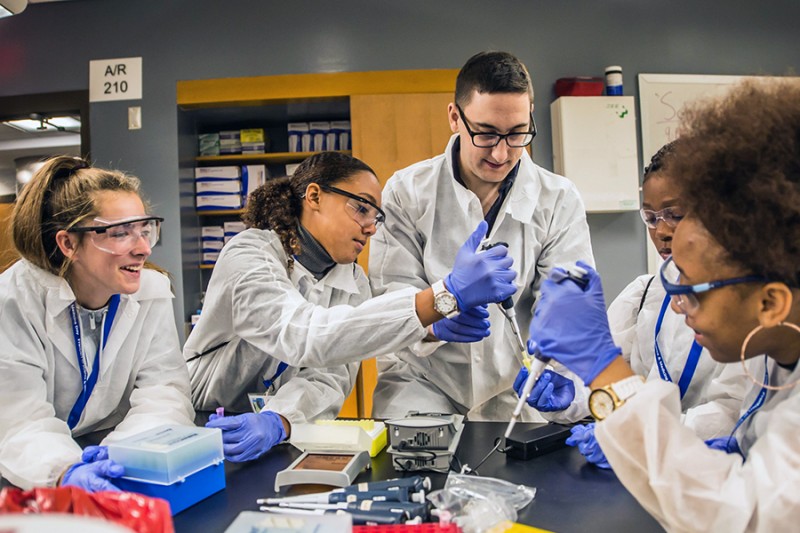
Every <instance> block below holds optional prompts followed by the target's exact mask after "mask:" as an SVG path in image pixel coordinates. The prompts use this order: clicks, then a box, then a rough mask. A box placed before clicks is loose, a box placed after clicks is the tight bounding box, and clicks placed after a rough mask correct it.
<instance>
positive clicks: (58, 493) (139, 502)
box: [0, 486, 175, 533]
mask: <svg viewBox="0 0 800 533" xmlns="http://www.w3.org/2000/svg"><path fill="white" fill-rule="evenodd" d="M4 513H67V514H74V515H83V516H96V517H100V518H104V519H106V520H108V521H110V522H114V523H116V524H119V525H122V526H125V527H127V528H129V529H131V530H133V531H136V532H137V533H174V532H175V527H174V526H173V524H172V515H171V514H170V508H169V503H167V501H166V500H162V499H160V498H151V497H149V496H143V495H141V494H135V493H132V492H95V493H89V492H86V491H85V490H83V489H80V488H78V487H72V486H66V487H58V488H35V489H31V490H26V491H23V490H20V489H15V488H4V489H3V490H1V491H0V514H4Z"/></svg>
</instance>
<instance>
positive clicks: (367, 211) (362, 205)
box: [319, 185, 386, 229]
mask: <svg viewBox="0 0 800 533" xmlns="http://www.w3.org/2000/svg"><path fill="white" fill-rule="evenodd" d="M319 187H320V189H322V190H323V191H327V192H332V193H334V194H338V195H340V196H345V197H347V202H345V209H346V210H347V212H348V213H349V214H350V216H351V217H352V219H353V220H355V221H356V222H357V223H358V225H359V226H361V227H362V228H364V229H366V228H368V227H370V226H372V225H373V224H374V225H375V228H376V229H377V228H378V227H379V226H380V225H381V224H383V222H384V221H385V220H386V213H384V212H383V210H382V209H381V208H380V207H378V206H377V205H375V204H374V203H372V202H370V201H369V200H367V199H366V198H364V197H362V196H358V195H357V194H353V193H351V192H347V191H345V190H342V189H338V188H336V187H331V186H330V185H320V186H319Z"/></svg>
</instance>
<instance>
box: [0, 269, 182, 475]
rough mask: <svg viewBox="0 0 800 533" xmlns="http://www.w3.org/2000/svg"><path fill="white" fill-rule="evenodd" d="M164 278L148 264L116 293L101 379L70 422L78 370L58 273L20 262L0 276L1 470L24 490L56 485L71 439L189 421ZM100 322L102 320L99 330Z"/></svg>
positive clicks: (73, 446) (67, 293) (71, 456)
mask: <svg viewBox="0 0 800 533" xmlns="http://www.w3.org/2000/svg"><path fill="white" fill-rule="evenodd" d="M171 300H172V293H171V291H170V286H169V280H168V279H167V277H166V276H164V275H162V274H159V273H158V272H155V271H153V270H148V269H144V270H142V274H141V286H140V288H139V290H138V291H137V292H136V293H134V294H131V295H124V294H123V295H122V296H121V299H120V304H119V308H118V310H117V314H116V317H115V319H114V322H113V325H112V328H111V332H110V334H109V337H108V341H107V344H106V347H105V349H104V350H103V352H102V354H101V358H100V376H99V378H98V380H97V384H96V386H95V388H94V391H93V392H92V395H91V396H90V398H89V401H88V403H87V404H86V408H85V410H84V412H83V416H82V417H81V419H80V422H79V423H78V425H77V426H76V427H75V428H74V429H73V430H72V431H70V429H69V427H68V426H67V423H66V420H67V418H68V416H69V413H70V411H71V409H72V406H73V405H74V403H75V400H76V398H77V397H78V395H79V394H80V392H81V373H80V370H79V367H78V359H77V354H76V351H75V350H76V348H75V340H74V337H73V334H72V321H71V320H70V314H69V305H70V304H71V303H72V302H74V301H75V295H74V293H73V292H72V289H71V288H70V286H69V284H68V283H67V282H66V280H64V279H63V278H60V277H58V276H54V275H52V274H50V273H48V272H45V271H44V270H41V269H40V268H38V267H35V266H33V265H32V264H31V263H29V262H28V261H26V260H24V259H22V260H20V261H18V262H17V263H15V264H14V265H13V266H12V267H11V268H9V269H8V270H7V271H6V272H4V273H3V274H2V275H0V331H2V339H3V340H2V348H0V376H2V380H3V385H2V387H0V405H2V406H3V408H2V409H1V410H0V473H2V476H3V477H5V478H6V479H8V480H9V481H10V482H11V483H13V484H14V485H17V486H19V487H21V488H23V489H30V488H31V487H34V486H52V485H54V483H55V482H56V481H57V478H58V476H59V475H60V474H61V473H62V472H63V471H64V470H65V469H66V468H67V466H69V465H71V464H73V463H76V462H78V461H79V460H80V457H81V448H80V446H78V444H77V443H76V442H75V441H74V440H73V437H75V436H80V435H83V434H87V433H91V432H94V431H99V430H105V429H110V428H115V429H114V431H112V432H111V433H110V434H109V435H108V436H107V437H106V438H105V440H104V441H103V443H104V444H107V443H109V442H112V441H115V440H119V439H122V438H125V437H128V436H131V435H134V434H136V433H139V432H141V431H145V430H147V429H150V428H153V427H156V426H159V425H162V424H169V423H173V424H181V425H194V412H193V410H192V406H191V403H190V402H189V376H188V373H187V371H186V365H185V363H184V361H183V359H182V358H181V352H180V344H179V341H178V334H177V330H176V329H175V319H174V315H173V312H172V302H171ZM98 327H100V326H98Z"/></svg>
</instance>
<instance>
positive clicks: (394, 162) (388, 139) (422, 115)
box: [350, 93, 453, 183]
mask: <svg viewBox="0 0 800 533" xmlns="http://www.w3.org/2000/svg"><path fill="white" fill-rule="evenodd" d="M452 101H453V93H427V94H380V95H361V96H351V97H350V123H351V125H352V128H353V133H352V135H353V156H354V157H357V158H359V159H361V160H362V161H364V162H365V163H367V164H368V165H369V166H371V167H372V168H373V169H374V170H375V172H376V173H377V174H378V179H380V180H381V183H386V180H388V179H389V177H390V176H391V175H392V174H394V173H395V171H397V170H400V169H401V168H405V167H407V166H409V165H411V164H413V163H416V162H417V161H422V160H425V159H428V158H431V157H433V156H435V155H437V154H441V153H442V152H444V149H445V147H446V146H447V141H448V140H449V139H450V135H451V132H450V125H449V124H448V122H447V104H449V103H450V102H452Z"/></svg>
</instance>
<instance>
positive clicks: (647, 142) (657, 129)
mask: <svg viewBox="0 0 800 533" xmlns="http://www.w3.org/2000/svg"><path fill="white" fill-rule="evenodd" d="M743 79H744V77H742V76H701V75H691V74H639V109H640V114H639V116H640V117H641V128H642V161H643V162H644V165H645V166H647V164H648V163H649V162H650V158H651V157H653V155H654V154H655V153H656V152H657V151H658V149H659V148H661V147H662V146H664V145H665V144H667V143H668V142H670V141H673V140H675V138H676V137H677V132H678V126H679V121H680V118H679V117H680V112H681V110H682V109H683V108H684V107H685V106H686V104H689V103H692V102H695V101H697V100H699V99H705V98H713V97H718V96H722V95H724V94H725V93H726V92H727V91H728V90H729V89H730V88H731V85H733V84H735V83H737V82H739V81H741V80H743Z"/></svg>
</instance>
